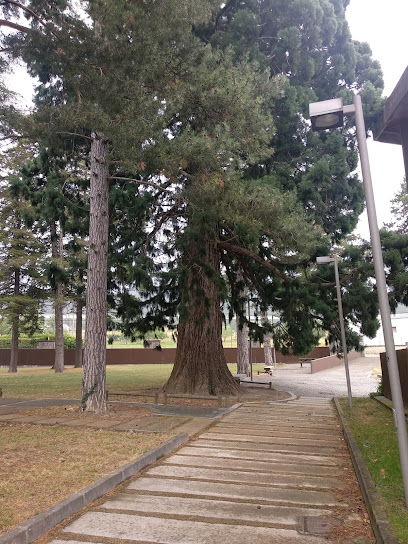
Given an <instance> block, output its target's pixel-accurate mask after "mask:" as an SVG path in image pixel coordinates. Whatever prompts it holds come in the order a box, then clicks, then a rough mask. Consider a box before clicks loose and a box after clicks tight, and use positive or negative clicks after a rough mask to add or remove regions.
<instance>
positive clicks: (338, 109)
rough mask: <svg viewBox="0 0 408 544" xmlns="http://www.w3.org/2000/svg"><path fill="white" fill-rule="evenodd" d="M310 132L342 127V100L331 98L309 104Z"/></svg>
mask: <svg viewBox="0 0 408 544" xmlns="http://www.w3.org/2000/svg"><path fill="white" fill-rule="evenodd" d="M309 115H310V119H311V121H312V130H314V131H317V130H327V129H330V128H337V127H341V126H343V99H342V98H333V99H332V100H324V101H323V102H313V103H312V104H309Z"/></svg>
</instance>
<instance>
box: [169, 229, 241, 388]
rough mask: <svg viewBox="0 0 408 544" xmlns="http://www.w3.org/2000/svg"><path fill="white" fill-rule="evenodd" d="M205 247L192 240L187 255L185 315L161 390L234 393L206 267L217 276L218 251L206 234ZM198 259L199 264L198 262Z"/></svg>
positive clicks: (214, 291)
mask: <svg viewBox="0 0 408 544" xmlns="http://www.w3.org/2000/svg"><path fill="white" fill-rule="evenodd" d="M203 244H204V246H205V247H204V248H203V247H202V246H200V247H198V244H197V245H194V243H193V244H192V245H191V246H190V252H189V255H188V258H189V263H188V264H189V266H188V270H189V272H188V280H187V292H188V300H187V302H186V307H187V313H188V319H187V320H186V321H180V323H179V326H178V339H177V351H176V358H175V362H174V367H173V371H172V373H171V375H170V378H169V380H168V382H167V383H166V385H165V386H164V390H165V391H167V392H177V393H184V394H200V395H203V394H204V395H218V394H227V395H228V394H231V395H234V394H237V392H238V386H237V385H236V383H235V381H234V379H233V377H232V374H231V372H230V371H229V369H228V366H227V362H226V359H225V355H224V350H223V346H222V318H221V309H220V299H219V295H218V288H217V286H216V285H215V283H214V281H213V280H212V279H211V278H209V277H208V275H207V274H206V272H205V268H207V270H208V269H211V270H213V271H214V272H215V274H214V275H215V277H217V278H218V277H219V274H220V270H219V266H220V265H219V262H220V259H219V252H218V249H217V245H216V241H215V240H214V239H212V238H211V237H210V236H209V235H208V234H207V235H206V236H205V237H204V240H203ZM198 263H200V264H198Z"/></svg>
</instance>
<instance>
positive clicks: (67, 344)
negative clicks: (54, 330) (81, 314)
mask: <svg viewBox="0 0 408 544" xmlns="http://www.w3.org/2000/svg"><path fill="white" fill-rule="evenodd" d="M54 340H55V335H54V334H41V333H34V334H33V335H32V336H25V335H20V338H19V344H18V347H19V348H20V349H29V348H31V349H33V348H36V347H37V344H38V342H46V341H50V342H52V341H54ZM10 347H11V336H10V335H1V336H0V348H2V349H10ZM64 348H66V349H75V338H74V337H73V336H71V335H70V334H64Z"/></svg>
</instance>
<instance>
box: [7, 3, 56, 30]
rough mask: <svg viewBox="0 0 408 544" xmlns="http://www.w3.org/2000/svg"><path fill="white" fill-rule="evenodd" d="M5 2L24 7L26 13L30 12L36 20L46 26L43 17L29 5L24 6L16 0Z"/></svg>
mask: <svg viewBox="0 0 408 544" xmlns="http://www.w3.org/2000/svg"><path fill="white" fill-rule="evenodd" d="M5 3H6V4H12V5H13V6H16V7H18V8H20V9H22V10H23V11H25V12H26V13H29V14H30V15H31V17H32V18H33V19H35V20H36V21H38V22H39V23H41V24H42V25H44V26H46V25H47V23H46V21H44V20H43V19H41V17H40V16H39V15H37V14H36V13H35V12H34V11H33V10H31V9H30V8H28V7H27V6H24V5H23V4H20V2H16V1H15V0H5Z"/></svg>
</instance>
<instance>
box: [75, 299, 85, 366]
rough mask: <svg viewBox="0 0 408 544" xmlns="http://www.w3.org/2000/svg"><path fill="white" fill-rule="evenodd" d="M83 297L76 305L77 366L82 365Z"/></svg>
mask: <svg viewBox="0 0 408 544" xmlns="http://www.w3.org/2000/svg"><path fill="white" fill-rule="evenodd" d="M82 308H83V302H82V298H78V300H77V305H76V326H75V368H81V367H82Z"/></svg>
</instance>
